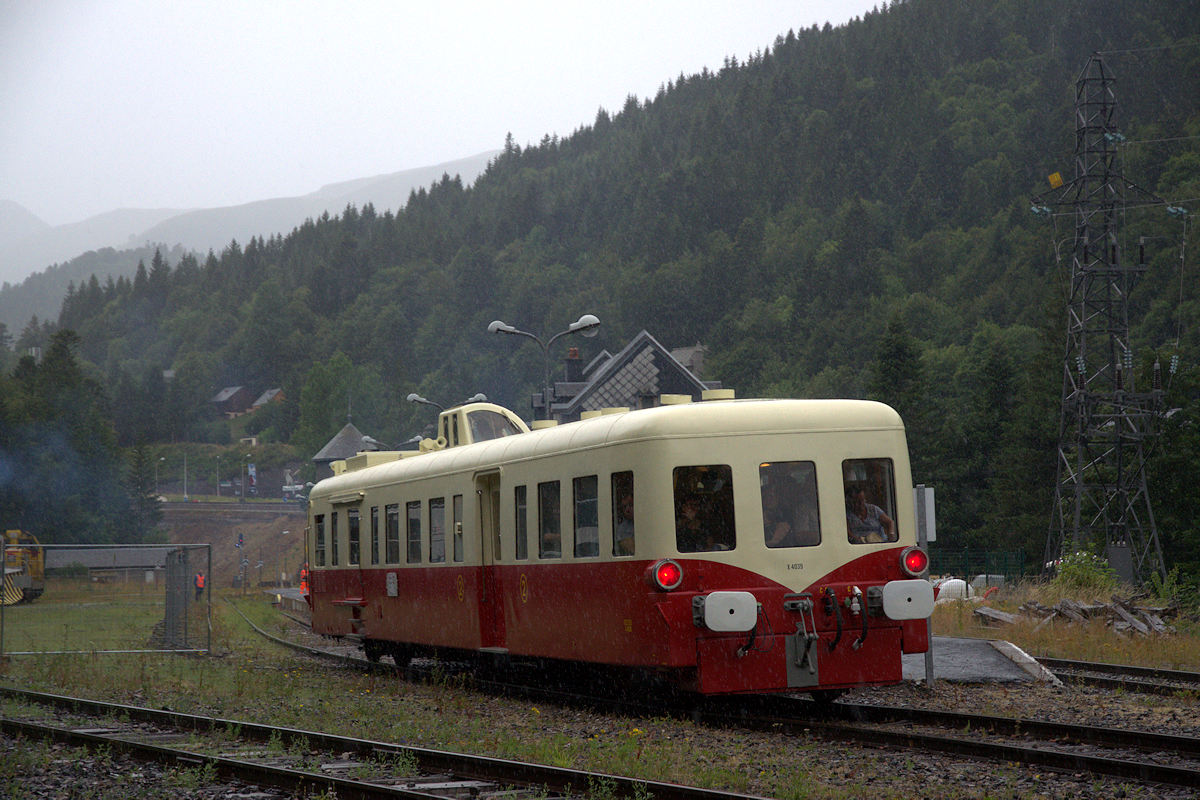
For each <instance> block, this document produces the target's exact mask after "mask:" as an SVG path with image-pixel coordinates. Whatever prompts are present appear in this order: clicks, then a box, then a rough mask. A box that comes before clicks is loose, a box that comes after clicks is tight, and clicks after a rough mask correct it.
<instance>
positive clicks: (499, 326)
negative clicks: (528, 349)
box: [488, 314, 600, 419]
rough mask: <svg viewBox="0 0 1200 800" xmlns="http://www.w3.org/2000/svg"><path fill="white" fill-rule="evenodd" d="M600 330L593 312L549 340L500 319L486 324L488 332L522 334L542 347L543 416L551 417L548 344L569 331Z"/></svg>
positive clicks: (591, 333) (588, 333)
mask: <svg viewBox="0 0 1200 800" xmlns="http://www.w3.org/2000/svg"><path fill="white" fill-rule="evenodd" d="M599 332H600V320H599V319H598V318H597V317H596V316H595V315H594V314H584V315H583V316H582V317H580V318H579V319H578V320H576V321H575V322H572V323H571V324H570V325H568V326H567V329H566V330H565V331H559V332H558V333H556V334H554V335H553V336H551V337H550V340H549V341H547V342H543V341H542V340H541V338H539V337H537V336H535V335H534V334H532V333H529V332H528V331H522V330H518V329H517V328H514V327H513V326H512V325H509V324H508V323H506V322H502V321H501V320H498V319H497V320H493V321H492V323H491V324H490V325H488V333H508V334H511V335H513V336H524V337H525V338H527V339H533V340H534V341H535V342H537V343H538V346H539V347H541V348H542V358H543V360H544V362H545V371H544V373H543V379H542V405H543V406H544V407H545V412H544V413H545V418H546V419H553V417H552V416H551V414H550V401H551V400H552V399H553V397H554V387H553V386H552V385H551V384H550V345H552V344H554V342H555V341H556V340H558V339H559V338H561V337H563V336H566V335H568V334H571V333H582V334H583V335H584V336H587V337H588V338H591V337H592V336H595V335H596V334H597V333H599Z"/></svg>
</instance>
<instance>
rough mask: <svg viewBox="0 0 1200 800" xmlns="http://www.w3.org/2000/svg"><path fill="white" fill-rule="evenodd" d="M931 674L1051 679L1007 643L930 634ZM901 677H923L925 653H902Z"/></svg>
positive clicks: (957, 678) (963, 679)
mask: <svg viewBox="0 0 1200 800" xmlns="http://www.w3.org/2000/svg"><path fill="white" fill-rule="evenodd" d="M933 677H934V679H935V680H939V681H953V682H956V683H1020V682H1027V681H1044V680H1048V681H1053V678H1052V676H1050V675H1049V673H1047V672H1046V671H1045V670H1044V669H1042V668H1041V666H1040V665H1038V664H1037V662H1036V661H1034V660H1033V659H1032V658H1030V657H1029V656H1027V655H1025V653H1023V652H1022V651H1021V650H1020V649H1019V648H1017V647H1015V646H1014V645H1012V644H1010V643H1009V642H1001V641H993V640H989V639H958V638H952V637H949V636H935V637H933ZM904 679H905V680H912V681H917V680H924V679H925V654H924V653H916V654H912V655H906V656H904Z"/></svg>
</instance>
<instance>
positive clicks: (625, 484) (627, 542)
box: [612, 472, 633, 556]
mask: <svg viewBox="0 0 1200 800" xmlns="http://www.w3.org/2000/svg"><path fill="white" fill-rule="evenodd" d="M612 526H613V550H612V554H613V555H614V556H631V555H633V473H632V472H614V473H613V475H612Z"/></svg>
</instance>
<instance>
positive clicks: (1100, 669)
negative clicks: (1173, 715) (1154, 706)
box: [1037, 658, 1200, 694]
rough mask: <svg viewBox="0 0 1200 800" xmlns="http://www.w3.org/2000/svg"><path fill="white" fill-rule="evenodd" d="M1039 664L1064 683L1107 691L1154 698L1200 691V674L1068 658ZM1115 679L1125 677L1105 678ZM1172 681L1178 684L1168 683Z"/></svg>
mask: <svg viewBox="0 0 1200 800" xmlns="http://www.w3.org/2000/svg"><path fill="white" fill-rule="evenodd" d="M1037 660H1038V662H1039V663H1040V664H1041V665H1042V666H1044V667H1046V668H1047V669H1049V670H1052V671H1053V672H1054V674H1055V676H1056V677H1058V678H1059V679H1060V680H1068V681H1074V682H1077V683H1089V684H1092V685H1096V686H1102V687H1105V688H1113V689H1115V688H1126V689H1133V690H1136V691H1144V692H1149V693H1152V694H1170V693H1171V692H1176V691H1185V690H1187V689H1189V688H1197V687H1200V672H1187V671H1184V670H1177V669H1160V668H1157V667H1138V666H1133V665H1131V664H1109V663H1105V662H1099V661H1072V660H1069V659H1065V658H1039V659H1037ZM1080 673H1093V674H1090V675H1084V674H1080ZM1111 675H1118V676H1121V677H1119V678H1112V677H1105V676H1111ZM1127 679H1132V680H1127ZM1168 681H1174V683H1168ZM1180 684H1183V685H1180Z"/></svg>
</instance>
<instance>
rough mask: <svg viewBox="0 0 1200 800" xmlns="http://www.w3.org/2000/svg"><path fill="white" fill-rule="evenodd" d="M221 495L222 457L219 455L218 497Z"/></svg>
mask: <svg viewBox="0 0 1200 800" xmlns="http://www.w3.org/2000/svg"><path fill="white" fill-rule="evenodd" d="M220 496H221V457H220V456H217V497H220Z"/></svg>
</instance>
